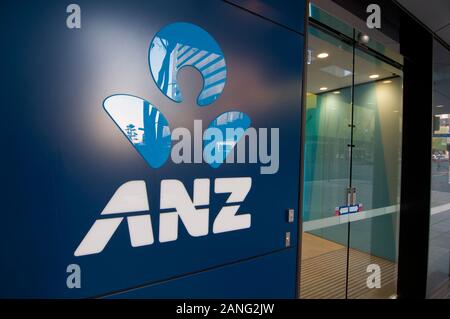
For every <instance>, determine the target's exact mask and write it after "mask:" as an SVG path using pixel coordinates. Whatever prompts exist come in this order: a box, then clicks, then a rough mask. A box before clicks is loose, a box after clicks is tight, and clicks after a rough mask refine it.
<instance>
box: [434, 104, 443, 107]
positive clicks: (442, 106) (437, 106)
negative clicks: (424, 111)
mask: <svg viewBox="0 0 450 319" xmlns="http://www.w3.org/2000/svg"><path fill="white" fill-rule="evenodd" d="M436 107H444V106H443V105H442V104H441V105H436Z"/></svg>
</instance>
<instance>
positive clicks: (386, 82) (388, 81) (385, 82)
mask: <svg viewBox="0 0 450 319" xmlns="http://www.w3.org/2000/svg"><path fill="white" fill-rule="evenodd" d="M383 83H384V84H389V83H392V81H391V80H386V81H383Z"/></svg>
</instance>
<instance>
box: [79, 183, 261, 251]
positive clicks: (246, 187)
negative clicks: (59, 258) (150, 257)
mask: <svg viewBox="0 0 450 319" xmlns="http://www.w3.org/2000/svg"><path fill="white" fill-rule="evenodd" d="M251 187H252V180H251V178H249V177H242V178H241V177H238V178H216V179H215V180H214V192H215V193H216V194H224V193H229V194H230V195H229V197H228V199H227V201H226V205H225V206H224V207H223V208H222V209H221V210H220V212H219V214H218V215H217V217H216V218H215V220H214V223H213V226H212V232H213V234H218V233H224V232H229V231H235V230H240V229H246V228H249V227H250V225H251V215H250V214H246V213H239V215H236V213H237V212H238V210H239V207H240V203H242V202H243V201H244V200H245V198H246V196H247V194H248V192H249V191H250V188H251ZM209 194H210V180H209V179H207V178H199V179H195V180H194V194H193V198H192V199H191V198H190V197H189V195H188V193H187V191H186V189H185V187H184V185H183V183H182V182H180V181H179V180H175V179H166V180H162V181H161V197H160V209H161V210H167V211H164V212H160V215H159V242H160V243H165V242H170V241H174V240H177V238H178V222H179V220H181V221H182V223H183V225H184V227H186V230H187V232H188V233H189V235H191V236H192V237H201V236H206V235H208V233H209V231H210V229H209V208H208V206H209V199H210V196H209ZM199 207H202V208H199ZM148 211H149V205H148V199H147V190H146V185H145V182H144V181H130V182H127V183H125V184H123V185H122V186H120V187H119V188H118V189H117V190H116V192H115V193H114V195H113V197H112V198H111V199H110V200H109V202H108V204H107V205H106V207H105V208H104V209H103V211H102V213H101V214H100V215H101V218H99V219H97V220H96V221H95V223H94V224H93V225H92V227H91V229H90V230H89V231H88V233H87V234H86V236H85V237H84V239H83V240H82V242H81V243H80V245H79V246H78V248H77V249H76V250H75V254H74V255H75V256H85V255H92V254H98V253H100V252H102V251H103V249H104V248H105V247H106V245H107V244H108V242H109V240H110V239H111V237H112V236H113V235H114V233H115V232H116V230H117V228H118V227H119V225H120V224H121V223H122V221H123V220H124V219H125V218H126V219H127V223H128V230H129V233H130V241H131V246H133V247H141V246H147V245H152V244H153V243H154V241H155V236H154V233H153V226H152V218H151V216H150V214H149V213H148ZM143 212H146V213H143ZM117 214H120V216H118V217H115V215H117ZM124 215H125V216H126V217H124Z"/></svg>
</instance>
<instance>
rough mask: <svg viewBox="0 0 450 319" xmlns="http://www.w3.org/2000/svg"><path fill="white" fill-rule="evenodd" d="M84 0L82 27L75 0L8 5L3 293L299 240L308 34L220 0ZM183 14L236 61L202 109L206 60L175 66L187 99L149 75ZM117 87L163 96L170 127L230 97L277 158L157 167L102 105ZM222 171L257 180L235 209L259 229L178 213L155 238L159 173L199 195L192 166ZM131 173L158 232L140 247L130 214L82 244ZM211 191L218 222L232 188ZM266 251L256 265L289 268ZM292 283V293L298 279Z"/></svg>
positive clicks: (68, 293) (194, 267) (178, 269)
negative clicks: (274, 140)
mask: <svg viewBox="0 0 450 319" xmlns="http://www.w3.org/2000/svg"><path fill="white" fill-rule="evenodd" d="M77 3H78V4H79V5H80V7H81V12H82V27H81V29H68V28H67V27H66V18H67V15H68V14H67V13H66V4H64V3H62V2H60V1H40V2H39V3H37V2H35V1H20V2H19V1H8V2H5V3H4V4H3V8H2V12H1V23H2V28H1V32H2V38H3V39H4V42H5V43H7V47H6V48H5V50H2V51H1V53H0V55H1V59H0V60H1V62H0V63H1V69H2V72H1V73H2V74H1V81H2V82H1V87H2V88H1V92H2V113H3V114H4V115H3V117H2V126H3V127H4V131H5V132H9V135H8V138H7V139H4V140H3V141H2V149H3V150H8V151H7V153H6V156H3V157H2V161H3V163H2V164H3V167H7V168H8V169H7V170H6V171H5V172H4V173H2V196H3V198H4V199H5V200H4V203H3V204H2V211H1V214H2V223H0V297H64V298H78V297H91V296H99V295H105V294H109V293H112V292H114V291H121V290H124V289H128V288H131V287H135V286H138V285H142V284H150V283H157V282H160V281H163V280H166V279H167V278H171V277H173V276H181V275H183V274H188V273H193V272H200V271H202V270H205V269H211V268H214V267H219V266H224V265H226V264H229V263H235V262H239V261H241V260H244V259H249V258H252V257H257V256H259V255H263V254H264V255H267V254H270V253H272V252H276V251H279V250H280V249H284V247H285V233H286V232H287V231H290V232H291V233H292V242H291V245H292V246H291V247H292V248H295V247H296V245H297V240H296V238H297V227H296V225H297V224H296V223H294V224H288V223H287V222H286V211H285V210H286V209H287V208H294V209H295V211H296V217H297V211H298V194H299V189H298V185H299V181H298V178H299V162H300V160H299V158H300V151H299V150H300V148H299V146H300V118H301V116H300V114H301V89H302V83H301V79H302V72H303V69H302V68H303V61H302V57H303V37H302V36H301V35H299V34H298V33H295V32H292V31H290V30H287V29H285V28H283V27H281V26H279V25H276V24H274V23H271V22H270V21H267V20H264V19H262V18H260V17H257V16H255V15H253V14H251V13H249V12H246V11H245V10H241V9H239V8H237V7H235V6H233V5H230V4H228V3H226V2H222V1H170V2H168V1H143V0H142V1H138V0H135V1H127V2H123V1H118V0H113V1H101V0H98V1H77ZM179 21H184V22H189V23H193V24H196V25H198V26H200V27H201V28H203V29H205V30H207V32H208V33H209V34H211V35H212V36H213V37H214V38H215V40H216V41H217V42H218V43H219V45H220V47H221V49H222V51H223V54H224V56H225V59H226V61H227V68H228V70H227V84H226V87H225V89H224V92H223V94H222V96H221V97H220V98H219V99H218V100H217V101H216V102H215V103H214V104H213V105H211V106H208V107H207V108H200V107H197V106H196V105H195V101H196V98H197V95H198V92H199V91H200V89H201V87H202V78H201V76H200V74H199V73H198V72H197V71H195V70H193V69H189V68H185V69H183V70H181V71H180V73H179V77H178V80H179V83H180V86H181V87H182V90H183V95H184V101H183V102H182V103H175V102H173V101H172V100H170V99H168V98H167V97H165V96H164V95H163V94H162V93H161V92H160V91H159V89H158V88H157V87H156V85H155V82H154V81H153V79H152V77H151V75H150V71H149V67H148V60H147V58H148V50H149V45H150V41H151V40H152V38H153V36H154V35H155V34H156V33H157V32H158V31H159V30H160V29H161V28H162V27H164V26H165V25H168V24H170V23H174V22H179ZM112 94H132V95H136V96H139V97H142V98H144V99H146V100H148V101H150V102H151V103H152V104H154V105H157V107H158V108H159V109H160V110H161V111H162V112H163V113H164V115H165V117H166V118H167V119H168V121H169V123H170V124H171V126H172V127H186V128H188V129H190V130H191V131H192V130H193V121H194V119H202V120H203V121H204V125H203V126H204V128H205V127H206V123H210V122H211V120H212V119H214V118H215V117H216V116H217V115H219V114H221V113H223V112H225V111H228V110H230V109H236V110H239V111H242V112H245V113H246V114H248V115H249V116H250V117H251V119H252V126H253V127H255V128H273V127H278V128H280V164H279V170H278V172H277V173H276V174H273V175H261V174H260V165H259V164H235V165H231V164H230V165H228V164H227V165H222V166H220V167H219V168H217V169H214V168H212V167H210V166H209V165H207V164H205V163H203V164H174V163H172V162H171V161H168V162H167V163H166V164H165V165H163V166H162V167H161V168H159V169H153V168H151V167H149V165H147V163H146V162H145V161H144V160H143V158H142V157H141V156H140V155H139V154H138V153H137V152H136V151H135V149H134V148H133V147H132V146H131V145H130V143H129V142H128V141H127V139H126V138H125V137H124V135H123V134H122V133H121V132H120V130H118V129H117V127H116V125H115V124H114V122H113V121H111V119H110V118H109V116H108V114H107V113H106V112H105V110H104V109H103V106H102V103H103V100H104V99H105V98H106V97H108V96H110V95H112ZM217 177H251V178H252V184H253V186H252V189H251V191H250V193H249V195H248V196H247V198H246V200H245V202H244V203H243V204H242V206H241V208H240V211H242V212H248V213H251V215H252V225H251V228H249V229H245V230H240V231H235V232H228V233H222V234H212V233H211V232H210V234H209V235H208V236H204V237H195V238H194V237H191V236H189V234H188V233H187V231H186V229H184V227H183V226H182V224H180V226H179V236H178V240H177V241H173V242H168V243H159V242H158V240H157V228H158V220H159V198H160V194H159V185H160V181H161V180H163V179H170V178H173V179H178V180H181V181H182V182H183V183H184V185H185V186H186V188H187V190H188V192H189V193H190V194H192V187H193V186H192V185H193V180H194V179H195V178H210V179H212V182H211V183H212V184H213V179H214V178H217ZM130 180H144V181H145V182H146V185H147V193H148V197H149V202H150V215H151V216H152V221H153V222H154V225H153V226H154V231H155V234H156V235H155V239H156V241H155V243H154V244H153V245H150V246H143V247H136V248H133V247H131V245H130V237H129V232H128V227H127V226H126V224H125V223H122V225H120V227H119V228H118V229H117V232H116V233H115V234H114V235H113V237H112V238H111V240H110V242H109V243H108V245H107V246H106V248H105V249H104V250H103V251H102V252H101V253H99V254H95V255H88V256H81V257H76V256H74V251H75V249H76V248H77V246H78V245H79V244H80V242H81V240H82V239H83V237H84V236H85V234H86V233H87V232H88V230H89V229H90V227H91V226H92V225H93V223H94V222H95V220H96V219H97V218H99V217H100V212H101V211H102V209H103V208H104V207H105V205H106V203H107V202H108V200H109V199H110V198H111V196H112V195H113V193H114V192H115V190H116V189H117V188H118V187H119V186H120V185H122V184H123V183H125V182H127V181H130ZM211 193H212V195H211V203H210V223H211V226H212V222H213V221H214V217H215V216H216V215H217V214H218V212H219V210H220V208H221V207H222V206H223V204H224V203H225V200H226V195H223V194H222V195H215V194H214V192H213V190H211ZM289 256H291V255H289ZM294 257H295V256H293V255H292V256H291V258H290V259H289V260H290V261H289V262H290V263H291V264H295V263H296V259H295V258H294ZM286 258H288V257H286ZM265 260H267V262H265V263H264V261H263V260H261V262H259V265H261V267H260V268H261V271H262V272H261V275H260V276H265V273H264V271H263V269H264V268H267V267H269V268H271V269H274V271H275V269H277V268H278V267H280V268H279V269H280V271H278V272H277V273H282V272H283V270H282V268H281V267H284V266H282V265H278V264H274V263H275V261H276V259H271V258H268V259H265ZM285 262H287V261H286V260H285ZM69 264H77V265H79V266H80V268H81V288H79V289H76V288H75V289H68V288H67V286H66V278H67V276H68V274H67V273H66V267H67V266H68V265H69ZM262 264H264V266H263V265H262ZM255 271H256V270H255ZM211 274H212V273H211ZM257 276H258V272H255V278H256V277H257ZM291 279H292V281H295V276H293V274H292V278H291ZM283 282H284V281H283ZM236 284H238V281H236ZM186 289H187V288H186ZM192 289H195V288H192ZM286 289H287V291H286V295H288V296H294V290H293V286H286ZM184 291H186V296H187V295H190V293H188V290H184ZM220 291H222V292H223V296H225V295H226V294H225V291H224V290H219V292H220ZM210 292H211V293H212V291H210ZM219 292H218V293H217V294H219ZM228 292H229V296H230V297H233V296H234V294H233V293H232V291H228ZM268 294H269V292H268ZM269 295H270V294H269ZM152 296H156V295H155V294H152Z"/></svg>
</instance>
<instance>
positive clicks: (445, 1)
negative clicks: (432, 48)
mask: <svg viewBox="0 0 450 319" xmlns="http://www.w3.org/2000/svg"><path fill="white" fill-rule="evenodd" d="M397 2H398V3H400V4H401V5H402V6H403V7H404V8H405V9H407V10H408V11H409V12H410V13H411V14H412V15H414V16H415V17H416V18H418V19H419V20H420V21H421V22H422V23H424V24H425V25H426V26H428V27H429V28H430V29H431V30H432V31H433V32H434V33H436V35H437V36H439V37H440V38H441V39H442V40H444V41H445V42H447V44H450V0H426V1H425V0H397ZM381 14H383V13H381Z"/></svg>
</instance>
